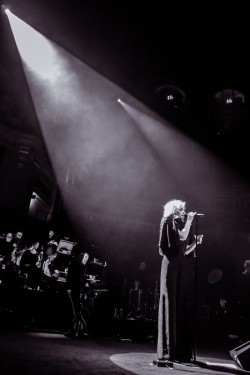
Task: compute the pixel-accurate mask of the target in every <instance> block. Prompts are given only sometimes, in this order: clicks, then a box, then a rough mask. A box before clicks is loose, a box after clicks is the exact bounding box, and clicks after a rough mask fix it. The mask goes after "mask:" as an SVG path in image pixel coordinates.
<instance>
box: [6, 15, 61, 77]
mask: <svg viewBox="0 0 250 375" xmlns="http://www.w3.org/2000/svg"><path fill="white" fill-rule="evenodd" d="M5 12H6V14H7V15H8V18H9V21H10V25H11V28H12V32H13V35H14V38H15V41H16V44H17V47H18V50H19V52H20V55H21V57H22V59H23V61H24V62H25V63H26V64H27V66H28V67H29V68H30V69H31V70H32V71H33V72H34V73H37V72H39V74H40V77H41V78H42V79H44V80H49V81H50V82H51V83H55V82H56V80H57V79H58V78H59V74H58V63H57V56H56V53H55V50H54V49H53V47H52V45H51V43H50V41H49V40H48V39H47V38H45V37H44V36H43V35H42V34H40V33H38V32H37V31H36V30H34V29H33V28H32V27H31V26H29V25H28V24H27V23H25V22H24V21H22V20H21V19H20V18H18V17H16V16H15V15H14V14H13V13H12V12H10V11H9V10H8V9H6V10H5ZM38 46H39V53H37V52H38V48H37V47H38Z"/></svg>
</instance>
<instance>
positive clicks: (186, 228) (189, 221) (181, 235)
mask: <svg viewBox="0 0 250 375" xmlns="http://www.w3.org/2000/svg"><path fill="white" fill-rule="evenodd" d="M195 215H196V212H189V213H188V215H187V221H186V224H185V226H184V228H183V229H182V230H179V229H178V232H179V238H180V240H181V241H185V240H186V239H187V238H188V235H189V232H190V227H191V224H192V221H193V219H194V216H195Z"/></svg>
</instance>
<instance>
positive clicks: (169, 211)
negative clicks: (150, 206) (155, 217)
mask: <svg viewBox="0 0 250 375" xmlns="http://www.w3.org/2000/svg"><path fill="white" fill-rule="evenodd" d="M185 206H186V202H183V201H181V200H179V199H172V200H171V201H169V202H167V203H166V204H165V205H164V206H163V217H169V216H170V215H173V214H174V213H175V211H176V209H178V210H179V209H180V208H182V207H184V208H185Z"/></svg>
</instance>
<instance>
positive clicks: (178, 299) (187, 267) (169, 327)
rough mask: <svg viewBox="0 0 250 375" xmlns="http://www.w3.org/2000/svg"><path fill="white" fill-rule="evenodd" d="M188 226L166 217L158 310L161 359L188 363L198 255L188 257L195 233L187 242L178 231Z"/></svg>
mask: <svg viewBox="0 0 250 375" xmlns="http://www.w3.org/2000/svg"><path fill="white" fill-rule="evenodd" d="M184 225H185V223H184V222H182V221H181V220H180V219H178V218H174V217H173V216H169V217H168V218H163V219H162V221H161V226H160V239H159V247H160V249H161V251H162V254H161V255H162V256H163V259H162V266H161V279H160V300H159V311H158V340H157V357H158V359H162V358H169V359H170V360H180V361H187V360H190V359H192V355H193V332H192V331H193V327H194V320H193V319H194V311H193V310H194V309H193V308H194V297H195V289H194V255H193V252H192V253H191V254H189V255H185V254H184V253H185V250H186V247H187V244H189V243H191V242H192V234H191V230H190V235H189V236H188V238H187V239H186V240H185V241H181V240H180V238H179V233H178V229H179V230H181V229H183V227H184Z"/></svg>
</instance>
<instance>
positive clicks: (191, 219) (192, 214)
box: [187, 212, 196, 221]
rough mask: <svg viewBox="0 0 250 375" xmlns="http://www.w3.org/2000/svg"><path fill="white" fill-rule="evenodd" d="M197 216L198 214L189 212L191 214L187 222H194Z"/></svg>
mask: <svg viewBox="0 0 250 375" xmlns="http://www.w3.org/2000/svg"><path fill="white" fill-rule="evenodd" d="M195 215H196V212H189V213H188V214H187V221H193V220H194V217H195Z"/></svg>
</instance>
